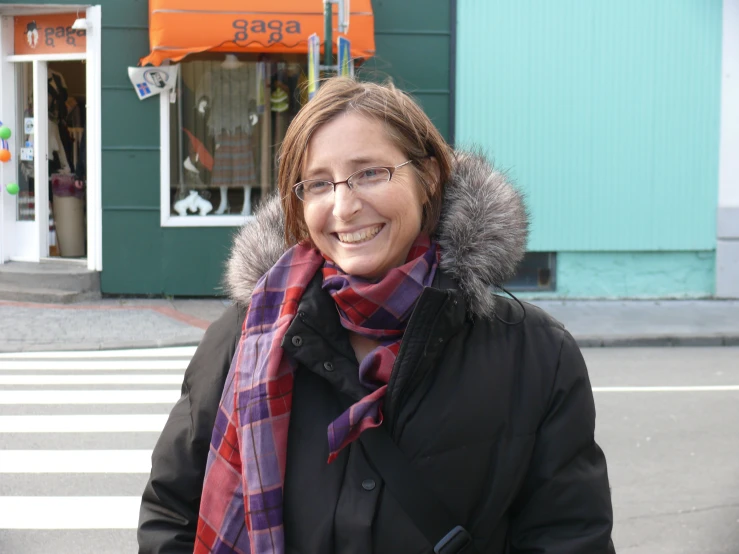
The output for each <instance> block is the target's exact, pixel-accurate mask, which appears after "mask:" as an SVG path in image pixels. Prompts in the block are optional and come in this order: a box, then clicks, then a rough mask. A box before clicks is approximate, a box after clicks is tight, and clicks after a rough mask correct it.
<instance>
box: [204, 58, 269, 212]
mask: <svg viewBox="0 0 739 554" xmlns="http://www.w3.org/2000/svg"><path fill="white" fill-rule="evenodd" d="M253 69H254V68H251V67H250V66H249V64H245V63H243V62H240V61H239V60H238V58H237V57H236V55H235V54H226V59H225V60H224V61H223V62H222V63H221V64H220V65H218V66H215V67H213V69H211V71H209V72H208V73H206V74H205V75H204V76H203V80H202V81H201V83H200V86H199V87H198V88H199V90H198V93H197V98H199V99H200V100H199V101H198V106H197V110H198V112H199V113H201V114H205V113H206V111H208V110H210V116H209V117H208V120H207V121H208V128H209V131H210V132H211V133H212V134H213V135H214V136H215V143H216V144H215V153H214V156H213V172H212V177H211V185H212V186H217V187H218V188H219V190H220V196H221V198H220V203H219V205H218V208H216V210H215V211H214V212H213V213H214V214H215V215H222V214H224V213H226V211H228V210H229V209H230V207H229V204H228V189H229V188H230V187H235V186H239V187H242V188H243V190H244V203H243V205H242V208H241V215H251V213H252V210H251V191H252V187H254V186H256V185H257V169H256V163H255V161H254V151H253V146H252V136H251V135H252V127H253V125H254V124H255V123H256V122H254V119H253V117H250V114H249V111H248V110H247V109H246V106H247V103H248V100H249V98H250V97H252V96H253V95H254V93H255V89H256V84H255V83H256V81H255V78H256V77H255V75H253V73H254V71H253ZM208 98H212V101H210V102H209V100H208ZM252 115H253V114H252ZM190 165H193V164H192V160H190Z"/></svg>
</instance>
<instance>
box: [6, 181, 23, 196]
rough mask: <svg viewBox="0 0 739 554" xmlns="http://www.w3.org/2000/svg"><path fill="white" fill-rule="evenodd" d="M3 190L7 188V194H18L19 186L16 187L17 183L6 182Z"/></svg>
mask: <svg viewBox="0 0 739 554" xmlns="http://www.w3.org/2000/svg"><path fill="white" fill-rule="evenodd" d="M5 190H7V191H8V193H9V194H18V191H19V190H20V187H18V183H8V184H7V185H5Z"/></svg>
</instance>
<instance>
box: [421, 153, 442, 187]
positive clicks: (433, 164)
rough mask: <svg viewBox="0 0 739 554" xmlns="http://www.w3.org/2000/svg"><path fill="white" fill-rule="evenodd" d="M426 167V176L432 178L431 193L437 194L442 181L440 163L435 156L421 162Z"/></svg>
mask: <svg viewBox="0 0 739 554" xmlns="http://www.w3.org/2000/svg"><path fill="white" fill-rule="evenodd" d="M421 163H422V164H423V166H424V170H425V171H426V174H427V175H429V176H430V177H431V180H432V183H431V185H432V187H433V188H432V189H431V191H430V192H436V187H437V186H439V180H440V179H441V171H440V170H439V162H438V161H437V160H436V158H435V157H434V156H429V157H428V158H425V159H424V160H423V161H422V162H421Z"/></svg>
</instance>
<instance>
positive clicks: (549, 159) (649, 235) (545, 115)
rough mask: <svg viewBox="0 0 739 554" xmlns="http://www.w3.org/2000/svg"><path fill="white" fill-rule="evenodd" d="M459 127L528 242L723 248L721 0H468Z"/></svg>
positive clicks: (463, 3)
mask: <svg viewBox="0 0 739 554" xmlns="http://www.w3.org/2000/svg"><path fill="white" fill-rule="evenodd" d="M457 32H458V34H457V37H458V42H457V80H456V115H457V124H456V137H457V144H458V145H470V144H479V145H482V146H483V147H484V148H485V149H486V150H487V152H488V153H489V154H491V155H492V156H493V157H494V159H495V161H496V164H497V165H498V166H499V167H501V168H504V169H508V170H509V171H510V174H511V176H512V177H514V179H515V180H516V181H517V182H518V184H519V186H520V187H521V188H522V189H523V190H524V191H525V192H526V193H527V194H528V204H529V207H530V211H531V213H532V219H533V228H532V231H533V232H532V235H531V239H530V243H529V248H530V250H537V251H547V250H549V251H563V250H571V251H577V250H580V251H587V250H612V251H618V250H622V251H623V250H642V251H648V250H653V251H656V250H706V249H709V250H710V249H713V248H715V242H716V239H715V236H716V232H715V211H716V202H717V194H718V192H717V191H718V141H719V116H720V113H719V109H720V103H719V102H720V70H721V0H619V1H614V0H611V1H605V0H546V1H545V0H539V1H537V0H459V2H458V28H457Z"/></svg>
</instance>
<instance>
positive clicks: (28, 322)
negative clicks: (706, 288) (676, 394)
mask: <svg viewBox="0 0 739 554" xmlns="http://www.w3.org/2000/svg"><path fill="white" fill-rule="evenodd" d="M532 303H534V304H536V305H538V306H540V307H541V308H543V309H544V310H546V311H547V312H549V313H550V314H552V315H553V316H554V317H555V318H557V319H558V320H559V321H561V322H562V323H564V324H565V325H566V327H567V328H568V329H569V331H570V332H571V333H572V334H573V335H574V337H575V338H576V339H577V341H578V343H579V344H580V346H739V301H734V300H727V301H721V300H667V301H652V300H629V301H622V300H568V301H553V300H546V301H542V300H539V301H533V302H532ZM228 305H229V301H228V300H224V299H173V300H169V299H163V298H153V299H146V298H135V299H131V298H125V299H117V298H104V299H102V300H98V301H96V302H91V303H84V304H72V305H58V304H33V303H25V302H3V301H0V352H21V351H44V350H104V349H117V348H149V347H163V346H188V345H196V344H197V343H198V342H199V341H200V339H201V338H202V336H203V333H204V332H205V329H207V327H208V325H209V324H210V323H211V322H212V321H214V320H216V319H217V318H218V317H219V316H220V315H221V314H222V313H223V311H224V310H225V309H226V308H227V307H228Z"/></svg>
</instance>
